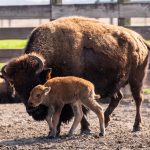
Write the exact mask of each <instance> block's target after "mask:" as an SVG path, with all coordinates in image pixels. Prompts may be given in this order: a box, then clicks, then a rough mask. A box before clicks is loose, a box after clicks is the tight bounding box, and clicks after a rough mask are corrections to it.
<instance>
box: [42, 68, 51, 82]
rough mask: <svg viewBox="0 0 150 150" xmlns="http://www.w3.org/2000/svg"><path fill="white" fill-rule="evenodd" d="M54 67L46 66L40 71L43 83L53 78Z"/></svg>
mask: <svg viewBox="0 0 150 150" xmlns="http://www.w3.org/2000/svg"><path fill="white" fill-rule="evenodd" d="M51 73H52V68H46V69H44V70H43V71H42V72H41V73H40V76H39V77H40V81H42V83H41V84H44V83H45V82H46V81H47V80H49V79H51Z"/></svg>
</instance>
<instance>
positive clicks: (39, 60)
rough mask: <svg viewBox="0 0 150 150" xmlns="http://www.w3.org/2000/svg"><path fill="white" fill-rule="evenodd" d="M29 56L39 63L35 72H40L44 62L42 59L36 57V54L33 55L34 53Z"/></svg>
mask: <svg viewBox="0 0 150 150" xmlns="http://www.w3.org/2000/svg"><path fill="white" fill-rule="evenodd" d="M30 57H32V58H34V59H36V60H37V61H38V63H39V68H38V69H37V70H36V74H39V73H40V72H42V70H43V68H44V63H43V61H42V60H41V59H40V58H39V57H38V56H35V55H30Z"/></svg>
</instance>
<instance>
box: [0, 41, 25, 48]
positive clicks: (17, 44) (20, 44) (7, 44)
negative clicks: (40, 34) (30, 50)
mask: <svg viewBox="0 0 150 150" xmlns="http://www.w3.org/2000/svg"><path fill="white" fill-rule="evenodd" d="M26 44H27V40H15V39H13V40H0V49H22V48H24V47H25V45H26Z"/></svg>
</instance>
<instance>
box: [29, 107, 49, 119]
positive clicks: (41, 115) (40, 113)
mask: <svg viewBox="0 0 150 150" xmlns="http://www.w3.org/2000/svg"><path fill="white" fill-rule="evenodd" d="M26 109H27V113H28V114H29V115H30V116H32V117H33V119H35V120H36V121H42V120H45V119H46V116H47V114H48V107H47V106H45V105H42V104H41V105H39V106H38V107H31V106H27V107H26Z"/></svg>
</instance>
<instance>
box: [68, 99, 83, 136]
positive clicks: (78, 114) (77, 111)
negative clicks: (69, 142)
mask: <svg viewBox="0 0 150 150" xmlns="http://www.w3.org/2000/svg"><path fill="white" fill-rule="evenodd" d="M72 109H73V113H74V117H75V118H74V121H73V124H72V126H71V129H70V130H69V133H68V136H72V135H73V132H74V131H75V129H76V128H77V126H78V124H79V122H80V121H81V119H82V117H83V112H82V105H81V103H80V102H79V101H77V102H75V103H73V104H72Z"/></svg>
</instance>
